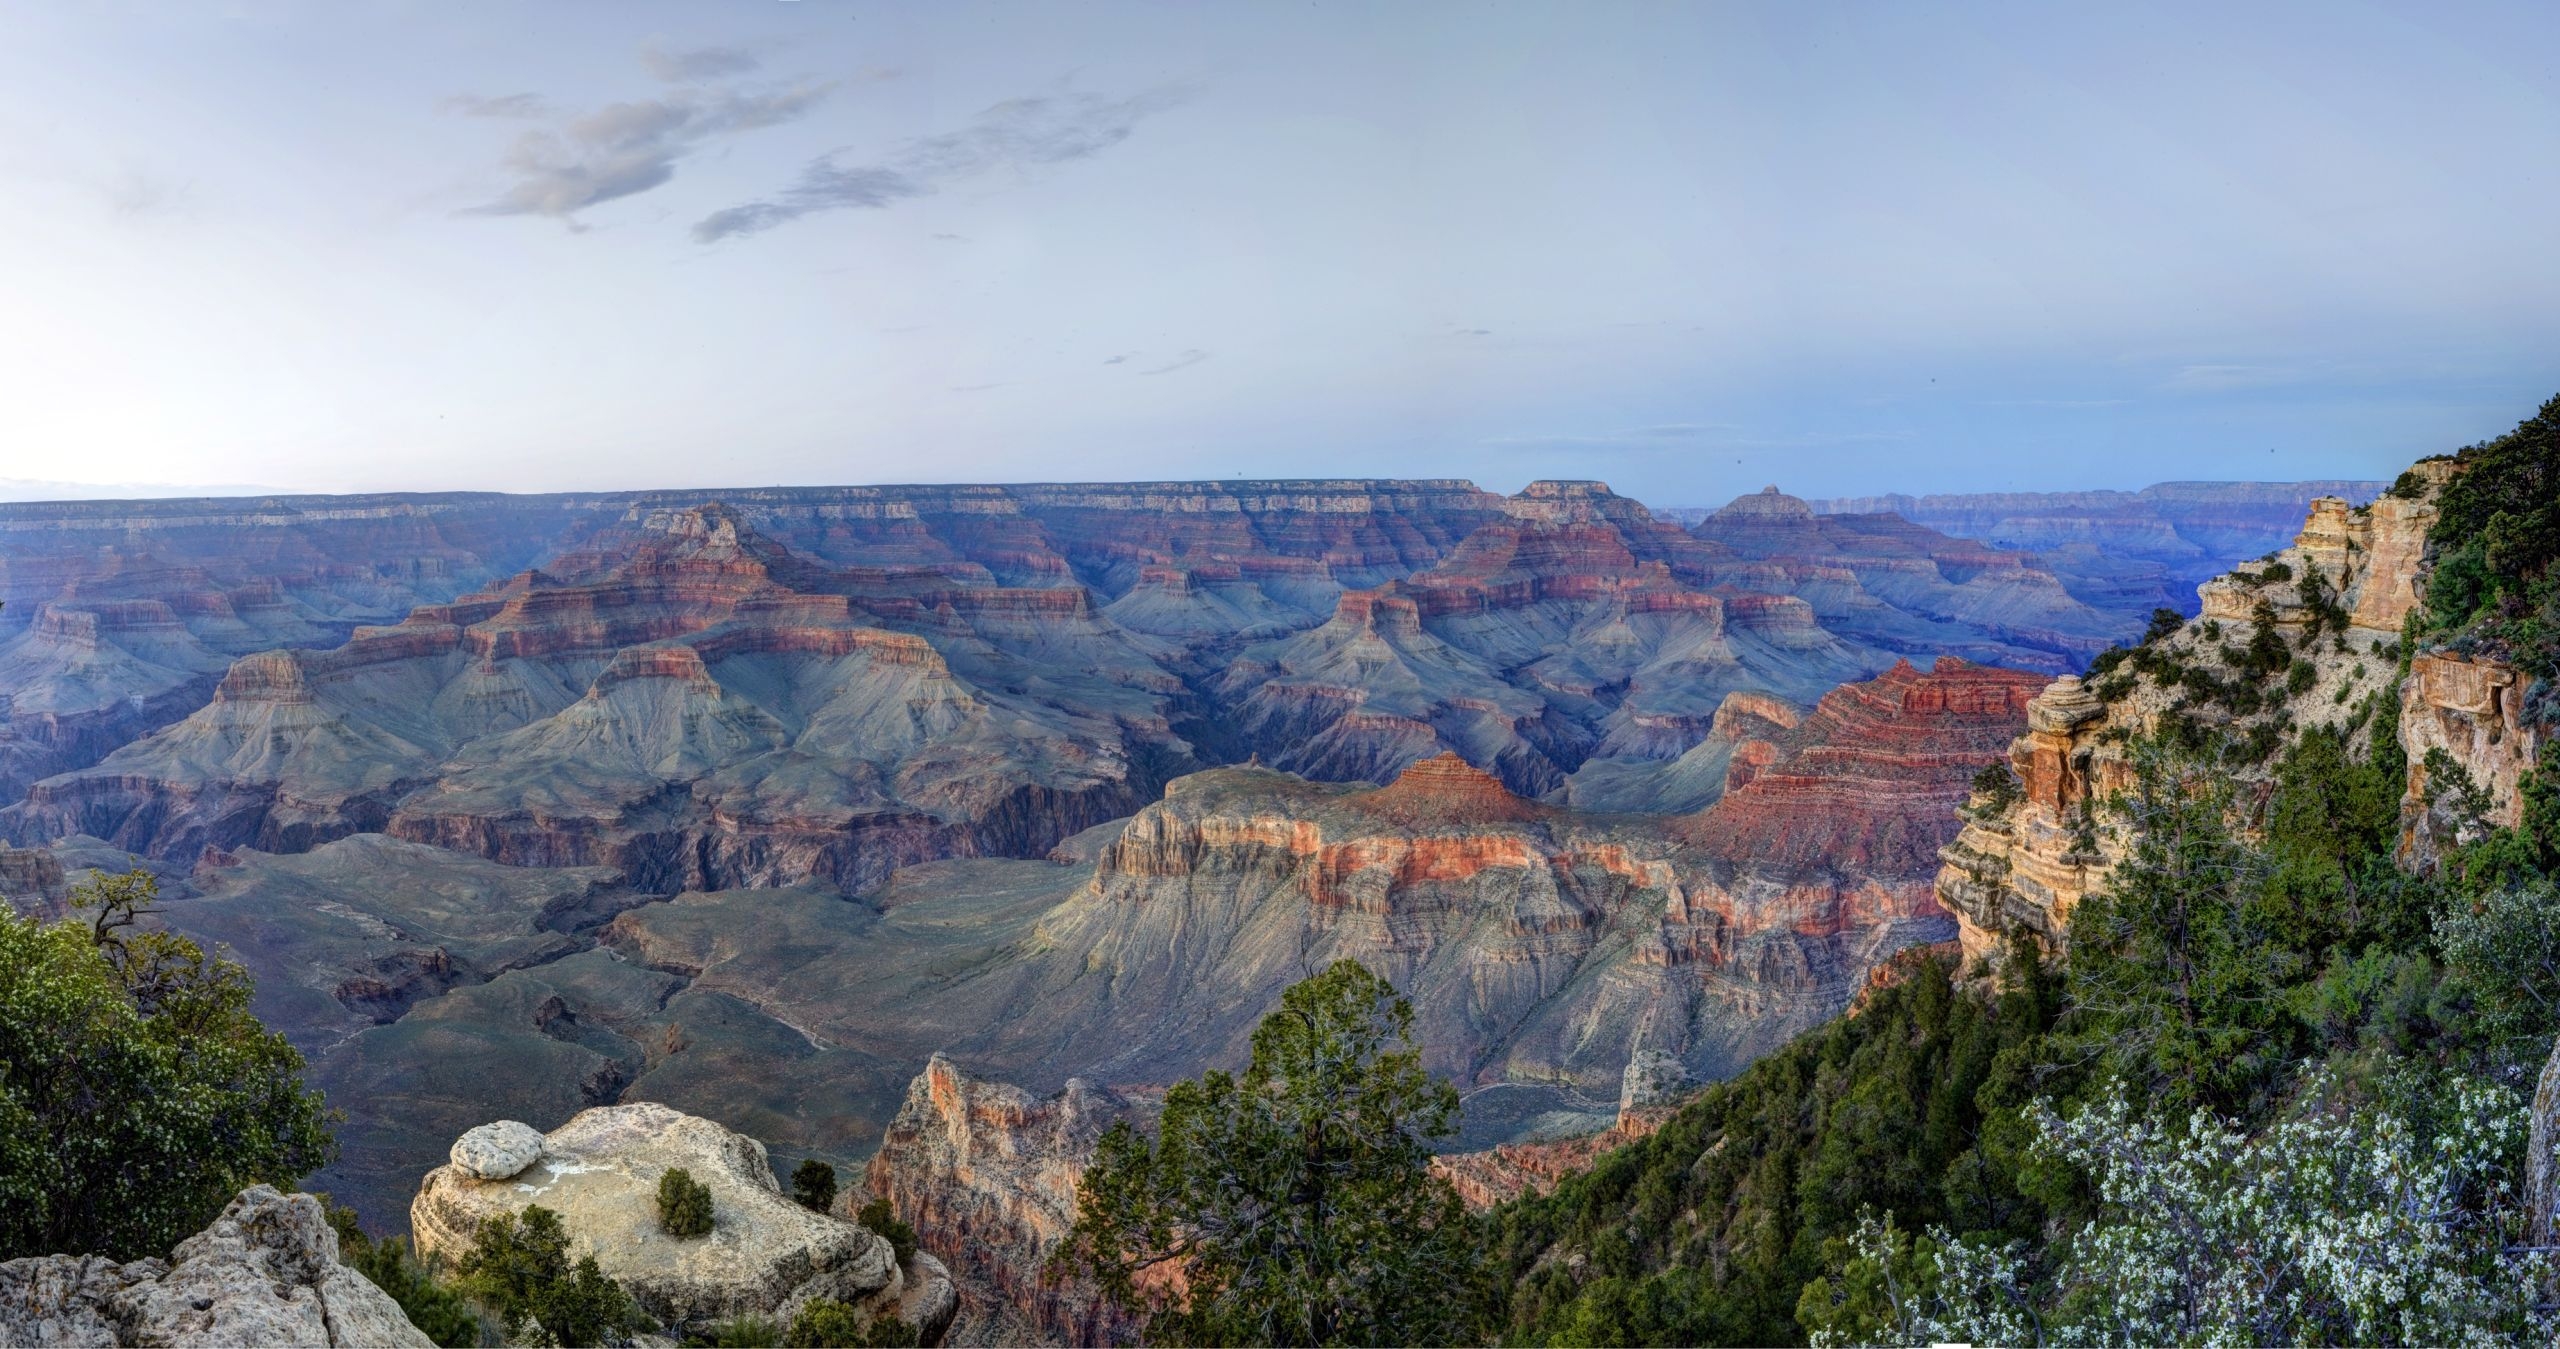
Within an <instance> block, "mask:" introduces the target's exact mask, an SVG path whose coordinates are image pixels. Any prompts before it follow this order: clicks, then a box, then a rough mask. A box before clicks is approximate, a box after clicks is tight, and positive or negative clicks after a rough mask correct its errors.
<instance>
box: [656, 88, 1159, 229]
mask: <svg viewBox="0 0 2560 1349" xmlns="http://www.w3.org/2000/svg"><path fill="white" fill-rule="evenodd" d="M1189 96H1190V91H1189V90H1188V89H1186V88H1181V87H1168V88H1162V89H1154V90H1149V91H1147V92H1145V93H1140V94H1133V95H1131V96H1129V97H1127V98H1107V97H1104V96H1102V95H1100V94H1089V93H1076V92H1066V93H1056V94H1041V95H1037V96H1034V97H1030V98H1014V99H1007V100H1005V101H1004V102H1002V103H998V104H996V105H995V106H994V107H991V108H989V109H987V110H986V111H984V112H982V113H979V114H978V115H977V117H976V118H974V119H972V120H971V121H970V123H969V124H968V125H967V126H964V127H961V128H959V129H958V130H956V131H946V132H943V133H942V134H940V135H936V136H927V137H924V138H923V139H921V140H915V141H910V142H908V143H907V144H906V145H904V146H902V147H900V148H899V149H897V150H896V151H894V152H892V153H891V154H889V155H887V156H886V157H883V158H879V159H876V160H865V159H862V158H859V157H857V156H855V155H854V153H853V152H852V151H851V150H836V151H832V152H830V153H828V154H825V155H821V156H819V157H818V158H816V159H814V160H811V161H810V162H809V163H808V164H807V165H806V166H805V167H803V168H802V169H801V171H800V178H799V180H798V181H797V182H794V183H793V184H791V185H790V186H789V187H786V188H784V189H783V190H781V191H780V192H777V193H775V194H774V195H772V196H770V197H767V198H764V199H763V200H760V201H751V202H747V203H745V204H743V205H739V206H732V207H729V208H728V209H726V210H721V211H715V212H713V213H712V214H710V215H708V216H705V217H703V219H702V221H701V222H700V223H698V224H696V225H695V226H694V227H693V237H694V239H695V241H696V242H699V243H706V244H707V243H716V242H718V241H720V240H722V239H728V238H733V237H736V236H740V235H747V234H755V233H759V232H761V231H764V230H769V229H772V228H773V227H774V226H776V225H781V224H785V223H788V222H790V221H793V220H798V219H800V218H801V217H802V216H808V215H816V214H818V213H820V212H824V211H877V210H883V209H886V208H888V207H891V206H894V205H896V204H898V203H899V202H902V201H911V200H913V199H915V198H918V197H929V196H932V195H933V194H935V193H937V192H940V191H942V190H943V189H944V188H946V187H949V186H950V185H952V184H954V183H957V182H960V181H962V180H963V179H967V178H973V177H976V176H978V175H980V174H983V173H988V172H991V171H993V170H996V169H1004V168H1011V169H1034V168H1039V167H1042V166H1044V165H1050V164H1063V163H1066V162H1068V161H1071V160H1077V159H1086V158H1090V157H1092V156H1094V155H1097V154H1100V153H1101V152H1103V151H1104V150H1107V149H1110V148H1111V147H1112V146H1114V145H1118V144H1119V143H1120V142H1122V141H1124V140H1127V139H1128V138H1129V137H1130V135H1131V134H1132V133H1133V132H1135V131H1136V130H1137V127H1138V123H1139V122H1141V121H1143V120H1145V119H1146V118H1148V117H1150V116H1153V115H1154V114H1156V113H1159V112H1162V111H1164V110H1165V109H1167V108H1170V107H1173V106H1175V105H1176V104H1178V103H1181V102H1182V101H1183V100H1184V99H1185V98H1187V97H1189Z"/></svg>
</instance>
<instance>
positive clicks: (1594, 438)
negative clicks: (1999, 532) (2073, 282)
mask: <svg viewBox="0 0 2560 1349" xmlns="http://www.w3.org/2000/svg"><path fill="white" fill-rule="evenodd" d="M1910 438H1911V437H1910V434H1909V433H1908V432H1902V431H1854V432H1847V433H1843V434H1837V435H1834V434H1826V433H1822V432H1806V433H1801V434H1786V435H1767V434H1760V433H1754V432H1753V431H1751V430H1750V429H1749V428H1747V427H1741V426H1734V425H1730V424H1727V423H1724V422H1663V423H1659V424H1656V425H1653V426H1630V427H1624V428H1621V429H1619V430H1615V431H1597V432H1589V433H1560V434H1525V435H1514V436H1496V437H1494V438H1493V439H1491V440H1488V441H1486V442H1484V443H1485V445H1486V447H1487V448H1490V449H1502V450H1546V451H1589V452H1606V453H1617V454H1659V453H1665V452H1669V451H1674V450H1678V451H1683V452H1689V453H1701V452H1704V451H1707V450H1772V449H1820V448H1823V447H1826V446H1838V445H1863V444H1873V443H1885V442H1892V441H1899V440H1908V439H1910Z"/></svg>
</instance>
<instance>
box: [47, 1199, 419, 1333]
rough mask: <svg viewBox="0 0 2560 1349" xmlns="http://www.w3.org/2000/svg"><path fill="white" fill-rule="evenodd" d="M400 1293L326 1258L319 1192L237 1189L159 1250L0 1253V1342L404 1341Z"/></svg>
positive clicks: (329, 1248) (330, 1241)
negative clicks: (1, 1259)
mask: <svg viewBox="0 0 2560 1349" xmlns="http://www.w3.org/2000/svg"><path fill="white" fill-rule="evenodd" d="M434 1343H435V1341H433V1340H430V1339H428V1338H427V1337H426V1336H425V1335H424V1334H423V1333H421V1332H420V1331H419V1330H418V1328H417V1327H415V1326H413V1325H411V1324H409V1319H408V1317H406V1316H404V1315H402V1313H401V1311H400V1304H398V1303H396V1302H394V1301H392V1300H391V1297H390V1295H389V1294H387V1293H385V1292H383V1291H382V1290H381V1289H379V1288H376V1287H374V1285H373V1282H372V1281H371V1280H369V1279H367V1278H365V1277H364V1276H363V1275H361V1274H358V1273H356V1272H355V1271H354V1270H352V1269H349V1268H347V1267H346V1266H345V1265H342V1264H339V1263H338V1236H337V1233H336V1232H334V1231H332V1230H330V1227H329V1224H328V1221H327V1220H326V1218H324V1217H323V1215H322V1214H321V1211H320V1202H319V1201H318V1200H316V1199H314V1198H312V1197H311V1196H310V1195H307V1194H292V1195H288V1194H278V1193H277V1192H276V1191H275V1190H273V1189H270V1188H269V1187H267V1186H264V1185H253V1186H251V1187H249V1188H248V1189H246V1190H243V1191H241V1192H240V1196H239V1197H238V1198H236V1199H234V1200H232V1201H231V1204H230V1206H229V1207H227V1208H225V1209H224V1210H223V1211H222V1216H221V1217H219V1218H216V1219H215V1220H214V1222H213V1225H212V1226H210V1227H208V1228H206V1229H205V1230H203V1231H202V1232H198V1233H197V1234H195V1235H194V1236H191V1237H189V1238H187V1239H186V1240H185V1241H182V1242H179V1243H178V1246H177V1249H176V1250H173V1251H171V1252H170V1253H169V1258H168V1259H167V1260H135V1261H131V1262H128V1263H125V1264H117V1263H115V1262H114V1261H111V1260H106V1259H103V1258H100V1257H96V1256H72V1255H50V1256H37V1257H29V1258H26V1259H20V1260H11V1261H8V1262H6V1263H0V1344H23V1345H66V1346H67V1345H99V1346H106V1345H297V1346H299V1345H330V1346H345V1349H373V1347H374V1346H395V1345H396V1346H407V1345H416V1346H421V1349H424V1347H425V1346H431V1345H433V1344H434Z"/></svg>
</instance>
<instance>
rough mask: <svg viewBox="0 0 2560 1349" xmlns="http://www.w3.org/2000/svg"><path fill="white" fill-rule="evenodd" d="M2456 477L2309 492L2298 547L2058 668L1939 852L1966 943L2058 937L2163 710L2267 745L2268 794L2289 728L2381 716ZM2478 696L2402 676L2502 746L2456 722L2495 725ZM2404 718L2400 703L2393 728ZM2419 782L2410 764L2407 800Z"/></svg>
mask: <svg viewBox="0 0 2560 1349" xmlns="http://www.w3.org/2000/svg"><path fill="white" fill-rule="evenodd" d="M2450 474H2451V464H2450V462H2449V461H2440V462H2436V463H2430V464H2422V465H2420V466H2419V468H2418V470H2417V471H2416V472H2415V474H2414V475H2413V477H2412V479H2411V481H2412V483H2413V484H2414V494H2412V495H2408V496H2384V497H2381V498H2380V499H2378V500H2376V501H2374V502H2373V503H2372V504H2371V505H2369V506H2365V507H2350V506H2348V505H2347V503H2346V502H2345V501H2344V500H2342V499H2338V498H2334V497H2329V498H2322V499H2319V500H2316V501H2314V502H2312V503H2311V507H2310V511H2309V514H2308V518H2307V519H2306V520H2305V521H2304V524H2303V527H2302V530H2301V532H2300V534H2299V535H2298V536H2297V537H2296V539H2295V542H2294V544H2293V546H2291V547H2289V548H2285V549H2282V550H2279V551H2278V552H2276V553H2274V554H2273V555H2271V556H2269V557H2266V558H2262V559H2260V560H2259V561H2258V562H2256V563H2252V564H2249V565H2247V566H2244V567H2241V568H2239V569H2237V570H2235V571H2232V572H2230V573H2228V574H2226V575H2223V576H2219V577H2216V578H2215V579H2213V580H2210V581H2207V582H2206V583H2204V584H2203V585H2202V586H2201V587H2199V589H2198V598H2199V600H2200V602H2201V612H2200V613H2199V615H2198V616H2197V617H2196V618H2195V619H2193V620H2191V621H2189V622H2188V623H2186V624H2185V625H2184V626H2182V627H2180V628H2179V629H2177V630H2176V631H2175V632H2172V633H2170V634H2168V635H2166V636H2164V637H2162V638H2160V639H2158V640H2156V641H2154V642H2153V643H2151V644H2150V645H2149V646H2148V647H2146V648H2143V649H2141V650H2139V651H2136V652H2133V653H2132V654H2131V656H2130V658H2128V659H2125V660H2123V661H2122V662H2121V663H2119V664H2115V665H2110V666H2108V667H2107V668H2106V670H2105V671H2104V673H2103V674H2095V673H2093V675H2092V677H2091V678H2089V679H2086V680H2084V679H2081V678H2076V677H2070V676H2065V677H2064V678H2061V679H2057V680H2055V681H2054V682H2053V683H2052V684H2051V685H2050V686H2048V687H2047V688H2046V689H2045V690H2044V691H2043V692H2042V693H2040V694H2038V695H2037V696H2036V698H2035V700H2034V701H2033V702H2032V703H2031V704H2029V706H2028V709H2027V718H2028V727H2027V733H2026V734H2025V735H2023V736H2021V737H2019V738H2018V739H2017V740H2016V741H2015V742H2014V743H2013V744H2012V745H2011V746H2010V747H2009V765H2010V768H2011V770H2012V773H2013V775H2014V779H2015V783H2016V788H2017V790H2016V791H2015V793H2014V795H2013V797H2012V799H2008V800H1997V799H1992V798H1986V797H1976V798H1974V799H1973V800H1972V801H1971V802H1970V803H1969V804H1968V806H1967V809H1966V812H1965V820H1966V824H1965V828H1964V831H1963V833H1962V834H1960V835H1959V836H1958V837H1957V838H1956V840H1955V841H1954V842H1953V843H1951V844H1949V845H1948V847H1947V848H1946V850H1945V853H1944V855H1943V856H1944V860H1945V863H1946V865H1945V867H1944V868H1943V869H1942V870H1941V871H1940V872H1939V873H1938V879H1937V890H1938V897H1939V899H1940V900H1941V902H1943V903H1944V904H1945V905H1946V907H1947V908H1948V909H1950V910H1952V911H1953V912H1954V913H1955V914H1956V916H1957V919H1958V926H1959V933H1960V937H1961V940H1962V942H1963V948H1964V951H1965V953H1966V954H1967V955H1968V956H1970V957H1986V956H1991V955H1994V954H1996V953H1997V952H1998V950H1999V949H2000V947H2001V945H2002V943H2003V941H2004V940H2005V937H2006V934H2008V933H2010V932H2012V931H2019V930H2022V931H2024V932H2026V933H2028V934H2029V935H2031V936H2033V937H2035V938H2036V939H2038V940H2040V941H2043V942H2045V943H2047V944H2049V945H2050V944H2055V943H2059V942H2060V941H2061V940H2062V937H2063V934H2064V932H2065V931H2066V929H2067V927H2068V925H2069V922H2070V914H2071V910H2072V909H2073V908H2074V907H2075V906H2076V905H2077V904H2078V903H2079V902H2080V900H2081V899H2082V898H2084V897H2085V896H2087V895H2088V894H2089V893H2090V892H2091V891H2092V890H2094V889H2095V888H2097V887H2098V886H2099V885H2100V884H2102V883H2103V882H2104V881H2105V879H2106V876H2107V875H2108V873H2109V871H2110V870H2111V869H2112V868H2113V867H2114V866H2115V865H2116V864H2117V863H2118V862H2120V861H2121V860H2122V858H2123V855H2124V854H2123V849H2124V843H2123V840H2122V838H2121V836H2120V834H2119V832H2118V831H2116V830H2115V829H2113V828H2111V827H2109V826H2108V824H2107V822H2106V821H2104V820H2103V819H2102V818H2101V812H2100V811H2099V809H2098V808H2099V806H2100V805H2101V804H2102V803H2103V802H2104V801H2105V800H2106V798H2107V797H2109V796H2110V795H2112V794H2114V793H2116V792H2118V791H2120V790H2122V789H2124V788H2125V787H2127V786H2129V785H2130V784H2131V783H2132V781H2133V773H2134V770H2133V763H2132V759H2131V757H2130V756H2131V754H2132V752H2133V750H2132V744H2133V742H2134V741H2135V740H2136V739H2138V738H2139V737H2142V736H2144V735H2147V734H2148V733H2150V732H2151V731H2152V730H2153V729H2155V728H2156V727H2157V726H2159V725H2160V724H2161V722H2162V721H2163V719H2164V718H2178V719H2183V720H2186V721H2191V722H2195V723H2198V724H2201V725H2203V726H2207V727H2213V728H2218V729H2220V730H2223V731H2227V732H2229V733H2230V734H2231V735H2232V736H2233V737H2234V738H2235V739H2237V740H2239V741H2241V742H2243V743H2254V744H2257V745H2258V746H2259V749H2260V751H2261V752H2260V753H2258V754H2257V756H2256V757H2255V758H2254V759H2252V760H2251V761H2250V762H2247V763H2242V764H2236V765H2233V767H2232V771H2234V772H2235V773H2236V774H2237V775H2238V776H2239V777H2240V778H2241V779H2242V781H2243V782H2244V785H2247V786H2249V787H2251V788H2262V787H2263V786H2264V783H2265V780H2266V777H2267V774H2268V773H2269V771H2271V765H2272V756H2273V750H2274V746H2275V745H2276V744H2277V743H2279V742H2280V741H2281V740H2282V738H2283V737H2284V736H2287V735H2291V734H2298V733H2299V732H2300V731H2301V730H2303V729H2307V728H2309V727H2313V726H2331V727H2338V728H2344V727H2347V726H2351V725H2352V726H2362V725H2364V724H2365V722H2366V719H2367V718H2369V717H2371V716H2373V715H2375V714H2376V709H2377V707H2379V706H2381V705H2382V701H2383V700H2382V699H2380V698H2379V697H2378V695H2379V694H2381V693H2383V692H2384V691H2385V690H2386V688H2387V686H2388V685H2389V684H2390V682H2391V680H2392V678H2393V672H2394V670H2395V668H2396V666H2397V663H2398V658H2399V651H2398V638H2399V636H2400V633H2401V628H2402V626H2403V623H2404V621H2405V620H2406V619H2407V617H2408V615H2409V613H2410V611H2411V609H2412V608H2413V607H2414V606H2415V605H2416V604H2417V603H2418V600H2419V598H2420V596H2421V595H2422V594H2423V591H2424V572H2425V557H2426V538H2427V531H2428V529H2429V527H2430V526H2431V525H2432V524H2433V523H2434V520H2435V515H2436V507H2435V495H2436V493H2437V492H2438V491H2439V490H2441V488H2442V486H2443V484H2444V483H2445V481H2446V480H2447V479H2448V478H2449V476H2450ZM2262 630H2263V634H2264V635H2263V636H2262ZM2252 640H2261V641H2266V640H2272V641H2275V642H2277V643H2279V644H2280V645H2278V646H2277V648H2276V652H2277V656H2278V660H2277V661H2276V662H2275V664H2274V666H2273V668H2272V669H2269V668H2265V667H2263V666H2260V667H2256V668H2252V667H2251V666H2250V664H2249V662H2251V661H2252V660H2254V659H2255V658H2254V657H2251V656H2249V655H2248V653H2247V652H2246V651H2245V650H2244V647H2245V646H2246V645H2247V644H2248V643H2249V642H2251V641H2252ZM2421 659H2425V658H2424V657H2421ZM2431 668H2435V667H2431ZM2297 669H2298V670H2299V673H2296V671H2297ZM2190 672H2192V673H2190ZM2289 680H2290V681H2292V682H2289ZM2242 686H2245V687H2242ZM2483 687H2485V685H2484V686H2483ZM2473 692H2474V690H2472V689H2471V686H2470V685H2469V684H2467V683H2465V682H2464V680H2463V678H2461V677H2456V676H2453V675H2451V674H2448V675H2446V676H2445V677H2444V678H2443V679H2442V680H2441V681H2440V682H2439V683H2438V684H2436V685H2428V684H2426V682H2425V680H2424V679H2422V678H2421V677H2419V676H2417V675H2415V674H2413V675H2412V677H2411V685H2410V687H2409V688H2407V689H2404V690H2403V695H2402V696H2403V701H2404V704H2406V705H2407V706H2410V707H2415V706H2419V705H2421V704H2423V703H2424V702H2425V700H2426V699H2427V698H2428V697H2430V696H2437V697H2441V698H2442V699H2443V700H2444V701H2446V702H2447V703H2448V704H2449V705H2450V704H2460V705H2461V706H2462V707H2463V708H2465V709H2469V708H2473V707H2476V708H2478V709H2479V711H2478V712H2477V713H2474V712H2472V711H2469V710H2463V711H2448V713H2447V717H2448V718H2451V719H2450V720H2448V719H2443V718H2439V719H2438V720H2437V721H2436V723H2435V724H2437V725H2439V726H2441V727H2442V728H2443V730H2442V734H2443V735H2444V737H2445V738H2447V739H2452V738H2456V737H2457V735H2459V736H2464V737H2468V738H2471V739H2482V740H2490V739H2495V738H2496V737H2497V736H2498V735H2499V734H2502V733H2503V732H2502V731H2492V730H2489V729H2487V728H2486V723H2485V722H2484V723H2482V724H2481V728H2480V729H2478V730H2476V731H2471V730H2466V729H2464V727H2467V726H2468V725H2469V723H2467V722H2465V723H2462V725H2459V726H2458V725H2457V724H2456V722H2457V721H2459V719H2461V718H2468V717H2475V716H2485V717H2487V718H2488V719H2489V720H2491V721H2495V720H2498V715H2499V714H2498V713H2497V703H2496V700H2495V699H2494V697H2489V696H2487V695H2485V694H2482V695H2481V696H2477V697H2475V696H2472V694H2473ZM2413 695H2414V696H2413ZM2421 720H2422V721H2423V720H2425V718H2421ZM2409 724H2410V723H2409V719H2408V718H2407V716H2406V713H2405V710H2404V719H2403V722H2402V733H2403V736H2404V738H2405V737H2406V735H2407V734H2408V727H2409ZM2503 725H2512V723H2502V726H2503ZM2415 757H2416V758H2423V757H2424V755H2423V753H2421V754H2419V755H2418V756H2415ZM2423 787H2424V783H2423V781H2421V780H2420V778H2419V776H2418V774H2417V771H2416V770H2415V769H2414V768H2413V771H2412V784H2411V791H2412V793H2413V794H2415V793H2418V792H2420V791H2421V790H2422V789H2423Z"/></svg>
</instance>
